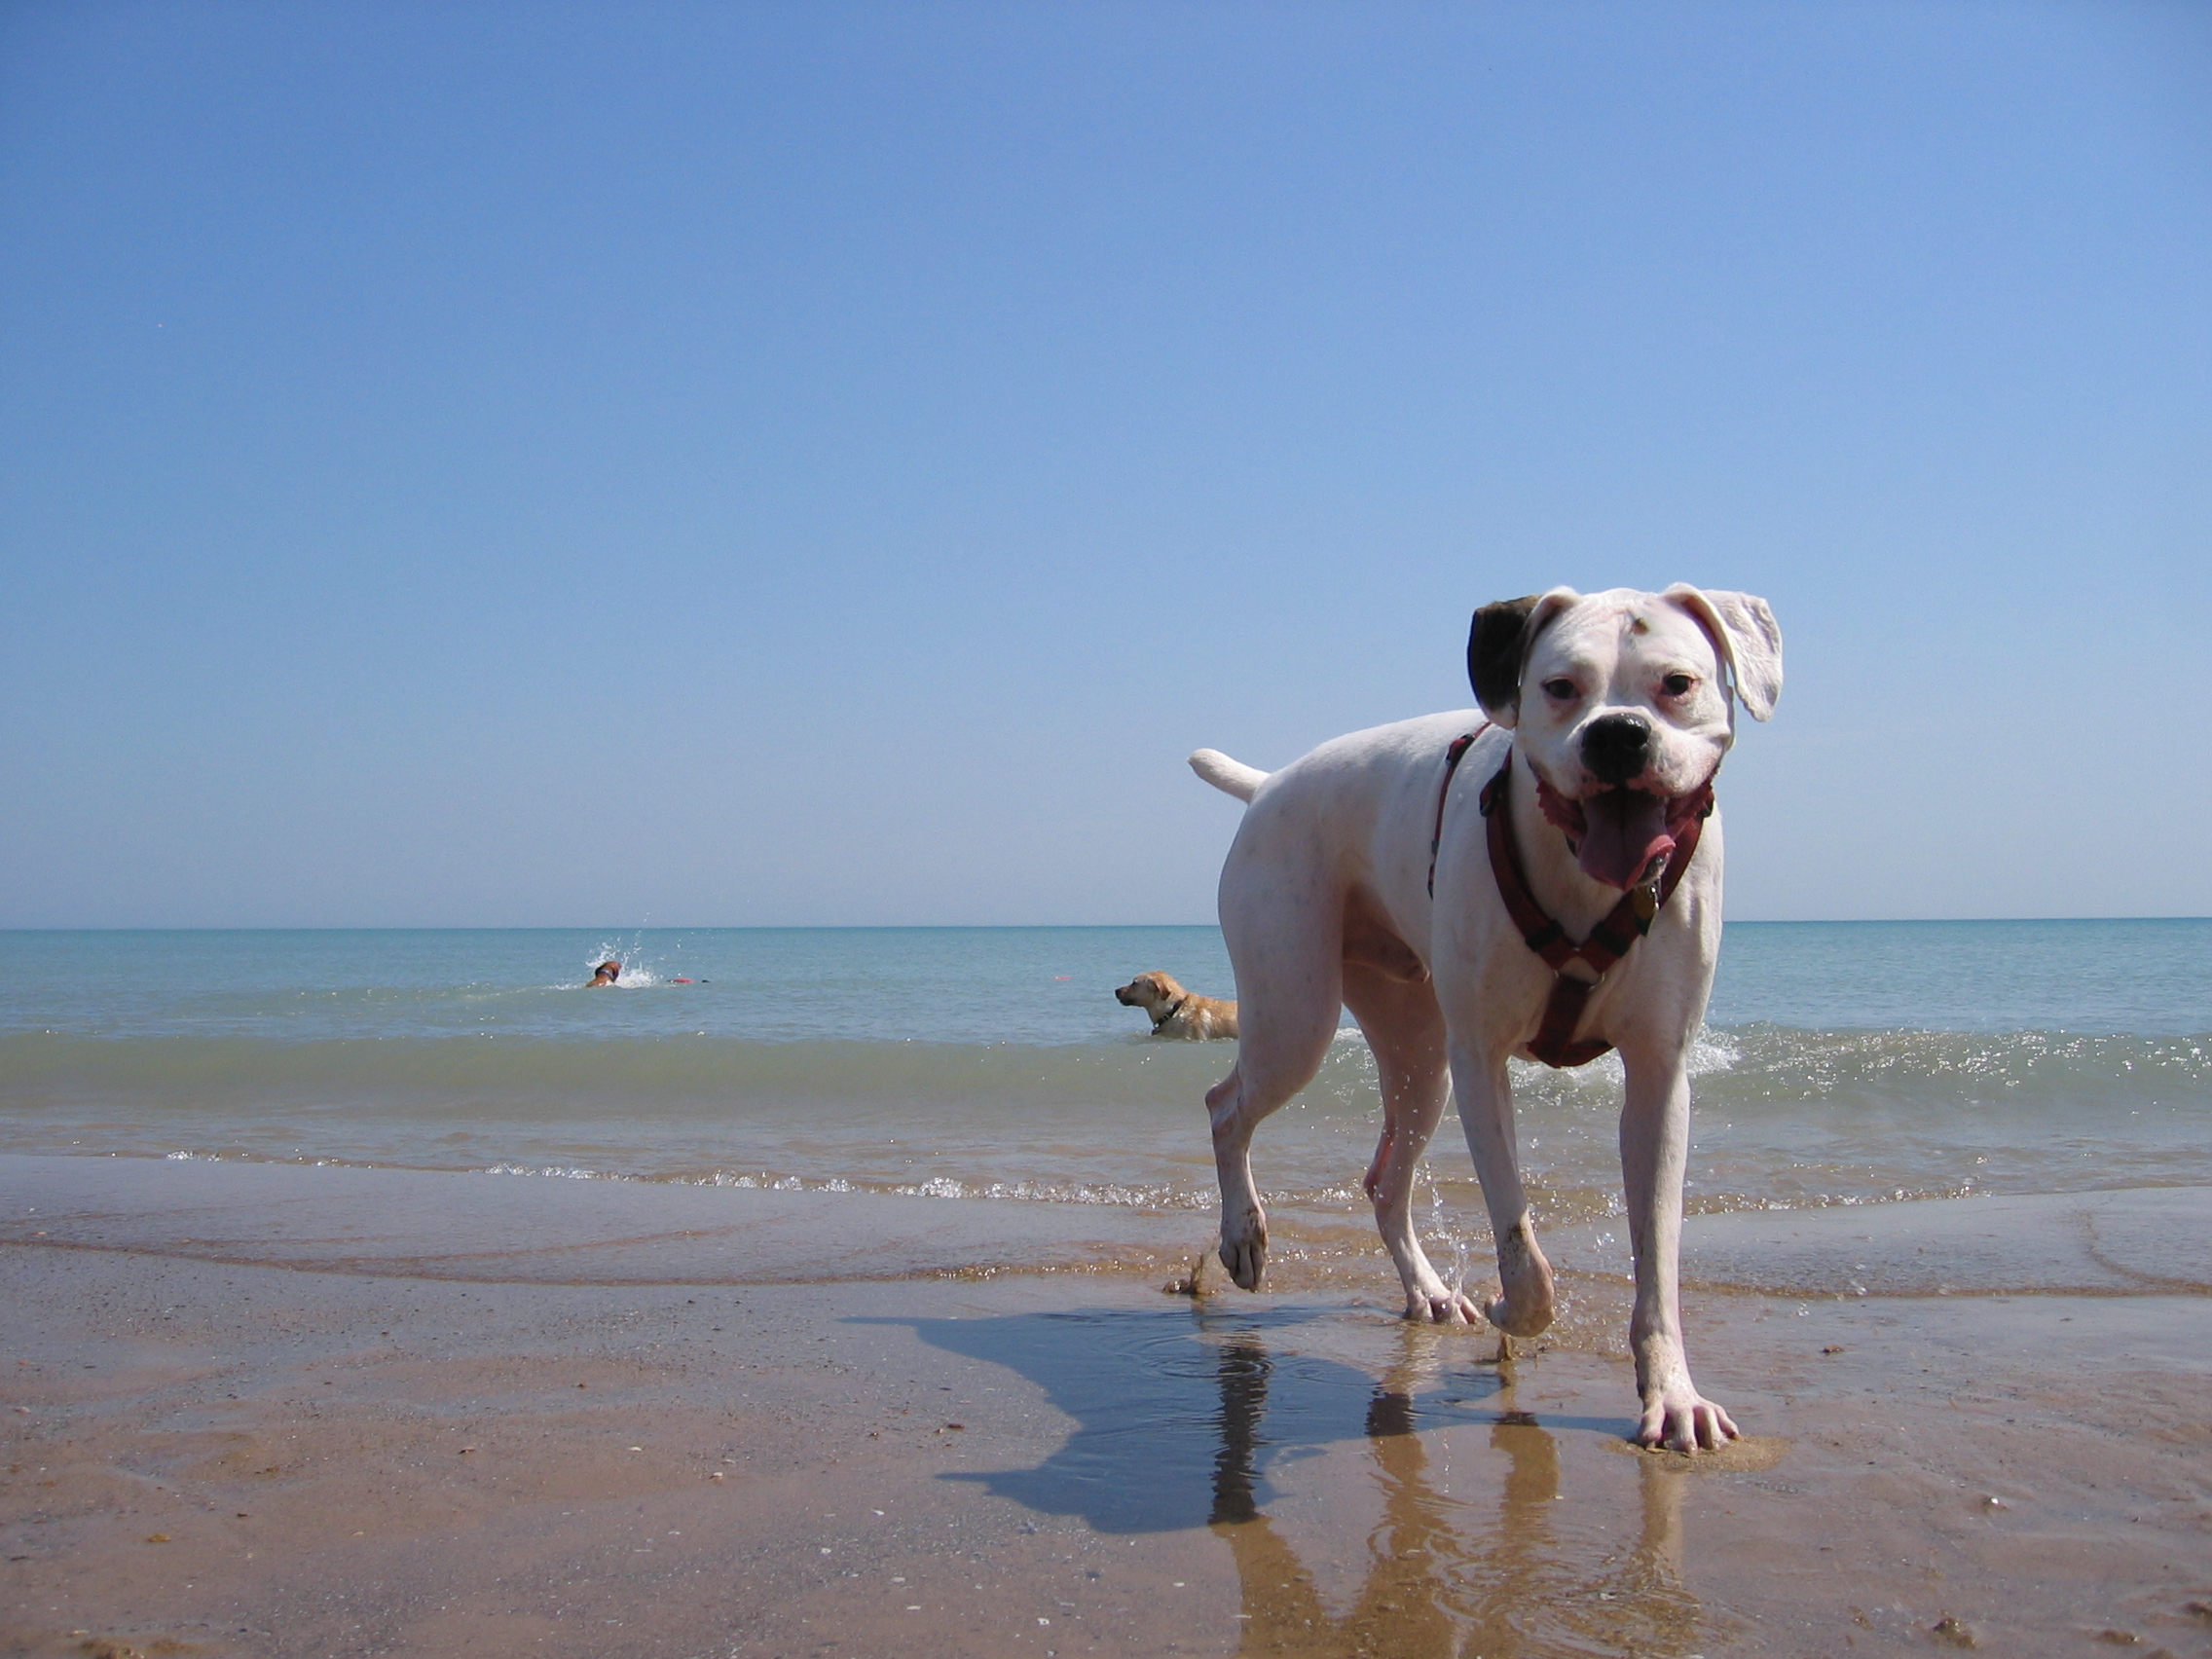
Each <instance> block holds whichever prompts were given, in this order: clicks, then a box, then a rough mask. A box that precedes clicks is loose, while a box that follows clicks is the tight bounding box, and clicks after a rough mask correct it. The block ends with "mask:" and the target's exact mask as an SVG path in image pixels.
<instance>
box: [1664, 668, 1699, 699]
mask: <svg viewBox="0 0 2212 1659" xmlns="http://www.w3.org/2000/svg"><path fill="white" fill-rule="evenodd" d="M1659 683H1660V684H1662V685H1664V686H1665V687H1666V688H1667V695H1668V696H1670V697H1687V696H1688V695H1689V694H1690V692H1691V690H1692V689H1693V688H1694V687H1695V686H1696V684H1697V677H1696V676H1694V675H1689V674H1670V675H1668V676H1667V678H1666V679H1665V680H1662V681H1661V682H1659Z"/></svg>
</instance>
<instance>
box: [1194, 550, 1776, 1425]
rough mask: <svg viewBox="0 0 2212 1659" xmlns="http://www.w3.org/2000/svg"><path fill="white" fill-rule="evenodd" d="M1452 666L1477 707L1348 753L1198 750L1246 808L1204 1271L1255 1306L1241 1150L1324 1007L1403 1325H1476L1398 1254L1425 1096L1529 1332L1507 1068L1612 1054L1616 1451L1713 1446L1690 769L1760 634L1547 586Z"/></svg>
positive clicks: (1235, 856) (1767, 633) (1254, 1219)
mask: <svg viewBox="0 0 2212 1659" xmlns="http://www.w3.org/2000/svg"><path fill="white" fill-rule="evenodd" d="M1467 671H1468V676H1469V678H1470V679H1471V680H1472V681H1473V682H1474V690H1475V696H1476V698H1477V700H1478V701H1480V703H1481V704H1482V713H1481V714H1480V715H1477V714H1474V713H1473V712H1471V711H1470V712H1466V713H1460V714H1448V715H1430V716H1427V717H1425V718H1423V719H1413V720H1404V721H1401V722H1399V723H1398V724H1396V725H1386V726H1377V727H1376V728H1375V729H1373V730H1372V731H1362V732H1354V733H1352V734H1351V735H1350V736H1349V737H1341V738H1338V739H1336V740H1335V741H1334V742H1332V743H1325V744H1323V745H1322V746H1321V747H1320V748H1318V749H1316V750H1314V751H1313V752H1312V753H1311V754H1310V755H1308V756H1304V757H1303V758H1302V759H1299V760H1296V761H1294V762H1292V763H1291V764H1290V765H1288V766H1286V767H1284V768H1283V769H1282V770H1281V771H1279V772H1275V773H1273V774H1272V775H1271V774H1268V773H1263V772H1260V771H1257V770H1255V769H1254V768H1252V767H1249V766H1245V765H1242V764H1240V763H1239V762H1237V761H1235V760H1232V759H1230V758H1229V757H1228V756H1225V755H1221V754H1218V753H1217V752H1215V751H1213V750H1210V749H1201V750H1199V751H1198V753H1197V754H1196V755H1194V756H1191V765H1192V767H1193V769H1194V770H1196V771H1197V772H1198V775H1199V776H1200V777H1202V778H1204V779H1205V780H1206V781H1207V782H1208V783H1210V784H1213V785H1214V786H1215V787H1216V788H1218V789H1221V790H1225V791H1227V792H1228V793H1231V794H1234V795H1236V796H1238V797H1240V798H1241V799H1244V800H1247V801H1249V802H1250V803H1251V807H1250V810H1248V811H1247V812H1246V813H1245V815H1244V822H1243V824H1242V825H1241V826H1240V827H1239V828H1238V830H1237V832H1236V839H1235V844H1234V845H1232V846H1231V848H1230V851H1229V858H1228V861H1227V863H1226V864H1225V865H1224V866H1223V867H1222V872H1221V926H1222V933H1223V935H1224V937H1225V938H1226V940H1227V941H1228V944H1229V954H1230V958H1231V960H1232V962H1234V964H1235V970H1236V990H1237V999H1238V1002H1239V1005H1240V1007H1239V1014H1240V1016H1241V1020H1242V1027H1243V1036H1242V1041H1241V1046H1240V1048H1239V1049H1238V1051H1237V1057H1236V1064H1235V1067H1234V1068H1232V1070H1231V1071H1230V1074H1229V1076H1228V1077H1227V1078H1225V1079H1223V1080H1222V1082H1221V1083H1219V1084H1217V1085H1216V1086H1215V1087H1214V1088H1212V1089H1210V1090H1208V1091H1207V1094H1206V1105H1207V1107H1208V1108H1209V1109H1210V1111H1211V1113H1212V1118H1213V1146H1214V1161H1215V1164H1216V1166H1217V1169H1218V1171H1219V1174H1220V1178H1221V1194H1222V1217H1221V1260H1222V1264H1223V1265H1224V1266H1225V1267H1227V1268H1228V1270H1229V1272H1230V1275H1231V1277H1233V1278H1234V1279H1235V1281H1236V1282H1237V1283H1238V1284H1239V1285H1241V1286H1243V1287H1244V1288H1245V1289H1246V1290H1256V1289H1258V1288H1259V1284H1260V1275H1261V1273H1262V1272H1263V1270H1264V1269H1265V1267H1266V1264H1267V1252H1268V1224H1267V1215H1266V1212H1265V1211H1264V1210H1263V1209H1262V1208H1261V1205H1260V1198H1259V1194H1258V1192H1257V1191H1256V1190H1255V1189H1254V1187H1253V1185H1252V1165H1251V1158H1250V1152H1251V1144H1252V1131H1253V1130H1254V1129H1255V1128H1256V1127H1258V1125H1259V1123H1260V1120H1261V1119H1263V1118H1265V1117H1266V1116H1267V1115H1268V1114H1269V1113H1271V1112H1272V1111H1274V1110H1275V1109H1276V1108H1277V1107H1279V1106H1281V1105H1282V1104H1283V1103H1284V1102H1285V1101H1287V1100H1289V1099H1290V1097H1291V1096H1292V1095H1294V1094H1295V1093H1297V1092H1298V1090H1299V1089H1301V1088H1305V1086H1306V1085H1307V1084H1308V1083H1309V1082H1310V1081H1311V1079H1312V1077H1313V1074H1314V1073H1315V1071H1317V1070H1318V1069H1319V1067H1320V1064H1321V1060H1322V1058H1323V1056H1324V1055H1325V1054H1326V1053H1327V1052H1328V1049H1329V1044H1330V1042H1331V1041H1332V1040H1333V1039H1334V1037H1335V1035H1336V1030H1337V1021H1338V1009H1339V1006H1340V1004H1341V1005H1342V1006H1343V1007H1345V1008H1348V1009H1349V1010H1350V1011H1351V1013H1352V1015H1353V1017H1354V1018H1355V1019H1357V1020H1358V1021H1359V1027H1360V1030H1361V1031H1362V1032H1363V1033H1365V1035H1366V1038H1367V1042H1368V1046H1369V1048H1371V1049H1372V1050H1373V1051H1374V1053H1375V1064H1376V1071H1377V1075H1378V1078H1379V1081H1380V1082H1381V1085H1382V1090H1383V1137H1382V1141H1381V1143H1380V1144H1379V1145H1378V1146H1377V1147H1376V1149H1375V1161H1374V1163H1373V1164H1372V1165H1371V1166H1370V1168H1369V1169H1368V1171H1367V1178H1366V1182H1365V1186H1366V1189H1367V1193H1368V1196H1369V1197H1370V1198H1372V1199H1373V1200H1374V1204H1375V1221H1376V1226H1377V1227H1378V1229H1379V1230H1380V1231H1381V1233H1382V1235H1383V1243H1384V1244H1385V1245H1386V1246H1387V1247H1388V1248H1389V1251H1390V1256H1391V1259H1392V1261H1393V1262H1394V1263H1395V1264H1396V1265H1397V1269H1398V1276H1399V1277H1400V1278H1401V1279H1402V1280H1403V1281H1404V1283H1405V1289H1406V1316H1407V1317H1408V1318H1410V1319H1419V1320H1425V1321H1430V1322H1433V1323H1436V1324H1443V1325H1459V1324H1466V1323H1470V1322H1472V1321H1473V1320H1474V1319H1475V1318H1476V1317H1477V1316H1478V1315H1477V1309H1476V1308H1475V1305H1474V1304H1473V1303H1472V1302H1471V1301H1469V1300H1468V1299H1467V1298H1466V1297H1464V1296H1461V1295H1458V1294H1456V1293H1455V1292H1453V1291H1452V1290H1450V1289H1448V1288H1447V1287H1446V1286H1445V1284H1444V1281H1443V1280H1442V1279H1440V1278H1439V1277H1438V1276H1437V1274H1436V1271H1435V1269H1434V1268H1432V1267H1431V1266H1430V1265H1429V1262H1428V1258H1427V1257H1426V1256H1425V1255H1423V1254H1422V1252H1421V1247H1420V1244H1419V1240H1418V1239H1417V1238H1416V1237H1415V1236H1414V1228H1413V1219H1412V1211H1411V1202H1410V1200H1411V1198H1412V1186H1413V1177H1414V1169H1415V1165H1416V1163H1417V1162H1418V1161H1419V1158H1420V1155H1421V1153H1422V1151H1423V1150H1424V1149H1425V1148H1426V1147H1427V1145H1428V1139H1429V1136H1430V1135H1431V1134H1432V1133H1434V1131H1435V1128H1436V1124H1437V1121H1438V1119H1439V1118H1440V1117H1441V1116H1442V1115H1443V1111H1444V1104H1445V1100H1446V1098H1447V1095H1448V1093H1451V1094H1456V1096H1457V1099H1458V1102H1459V1119H1460V1123H1461V1124H1462V1126H1463V1127H1464V1128H1465V1129H1466V1133H1467V1149H1468V1151H1469V1152H1471V1153H1472V1154H1473V1155H1474V1161H1475V1172H1476V1174H1477V1176H1479V1177H1480V1179H1481V1181H1482V1189H1483V1201H1484V1204H1485V1205H1486V1207H1487V1208H1488V1209H1489V1211H1490V1220H1491V1228H1492V1232H1493V1235H1494V1237H1495V1238H1496V1240H1497V1268H1498V1277H1499V1279H1500V1281H1501V1284H1502V1288H1503V1295H1502V1296H1500V1297H1499V1299H1498V1300H1497V1301H1495V1302H1493V1303H1492V1304H1491V1305H1490V1307H1489V1308H1487V1309H1482V1313H1483V1314H1485V1315H1487V1316H1488V1318H1489V1320H1490V1322H1491V1323H1492V1324H1493V1325H1494V1326H1496V1327H1497V1328H1498V1329H1499V1330H1500V1331H1503V1332H1505V1333H1508V1334H1509V1335H1512V1336H1533V1335H1535V1334H1536V1333H1537V1332H1539V1331H1542V1330H1544V1329H1545V1328H1546V1327H1547V1326H1549V1325H1550V1324H1551V1322H1552V1314H1553V1308H1554V1302H1553V1288H1552V1271H1551V1266H1550V1264H1549V1263H1548V1262H1546V1261H1545V1259H1544V1253H1543V1251H1542V1250H1540V1249H1538V1248H1537V1245H1536V1238H1535V1234H1534V1232H1533V1230H1532V1229H1531V1227H1530V1214H1529V1200H1528V1198H1527V1197H1526V1195H1525V1194H1524V1193H1523V1191H1522V1186H1521V1171H1520V1168H1519V1165H1518V1159H1517V1154H1516V1149H1515V1143H1514V1132H1513V1096H1512V1091H1511V1088H1510V1086H1509V1084H1508V1082H1507V1076H1506V1066H1505V1062H1506V1060H1507V1058H1508V1057H1509V1056H1513V1055H1520V1056H1522V1057H1524V1058H1530V1059H1539V1060H1543V1061H1545V1062H1547V1063H1549V1064H1552V1065H1580V1064H1583V1063H1584V1062H1586V1061H1588V1060H1591V1059H1594V1058H1596V1057H1597V1056H1598V1055H1599V1054H1600V1053H1603V1052H1604V1051H1605V1050H1606V1049H1607V1048H1608V1047H1609V1048H1614V1049H1618V1050H1619V1051H1620V1055H1621V1061H1622V1064H1623V1066H1624V1068H1625V1069H1626V1072H1627V1079H1628V1087H1627V1099H1626V1101H1625V1103H1624V1105H1623V1107H1622V1111H1621V1128H1620V1139H1621V1174H1622V1178H1623V1181H1624V1183H1625V1185H1626V1188H1627V1196H1628V1219H1629V1232H1630V1238H1631V1241H1632V1244H1633V1246H1634V1249H1635V1252H1636V1312H1635V1315H1634V1317H1633V1318H1632V1320H1631V1322H1630V1326H1629V1342H1630V1346H1631V1347H1632V1348H1633V1349H1634V1351H1635V1355H1636V1381H1637V1389H1638V1392H1639V1393H1640V1394H1641V1397H1642V1417H1641V1421H1640V1422H1639V1424H1638V1428H1637V1434H1636V1438H1637V1441H1638V1443H1639V1444H1641V1445H1644V1446H1658V1445H1664V1446H1668V1447H1672V1448H1674V1449H1675V1450H1677V1451H1681V1452H1694V1451H1696V1450H1697V1449H1699V1448H1701V1447H1703V1448H1711V1447H1715V1446H1718V1445H1720V1444H1721V1443H1722V1442H1724V1441H1726V1440H1729V1439H1731V1438H1733V1437H1734V1436H1735V1434H1736V1433H1737V1429H1736V1425H1735V1423H1734V1422H1733V1421H1731V1420H1730V1419H1729V1417H1728V1414H1727V1413H1726V1412H1725V1411H1723V1410H1721V1409H1720V1407H1718V1406H1717V1405H1714V1403H1713V1402H1712V1401H1710V1400H1708V1399H1706V1398H1705V1397H1704V1396H1703V1395H1701V1394H1700V1393H1699V1392H1698V1391H1697V1385H1696V1384H1695V1383H1693V1382H1691V1380H1690V1372H1689V1366H1688V1364H1687V1362H1686V1361H1685V1359H1684V1357H1683V1352H1682V1334H1681V1312H1680V1306H1679V1295H1678V1289H1677V1277H1678V1273H1677V1254H1678V1248H1679V1242H1680V1236H1681V1221H1682V1165H1683V1161H1684V1160H1685V1159H1686V1157H1687V1156H1688V1148H1689V1118H1690V1091H1689V1080H1688V1074H1687V1070H1686V1061H1687V1058H1688V1054H1689V1048H1690V1043H1691V1040H1692V1038H1693V1037H1694V1036H1695V1034H1696V1032H1697V1028H1698V1022H1699V1021H1700V1019H1702V1018H1703V1016H1704V1014H1705V1003H1706V996H1707V993H1708V992H1709V991H1710V990H1711V989H1712V985H1713V970H1714V962H1715V960H1716V959H1717V956H1718V953H1719V946H1720V864H1721V838H1720V818H1719V814H1718V813H1717V812H1714V810H1713V793H1712V786H1713V781H1714V773H1715V772H1717V771H1718V769H1719V766H1720V762H1721V759H1722V757H1723V756H1726V754H1727V753H1728V748H1729V745H1730V744H1731V743H1732V742H1733V741H1734V739H1735V725H1736V722H1735V702H1736V701H1738V700H1740V701H1741V702H1742V703H1743V705H1744V707H1745V708H1746V709H1747V710H1748V711H1749V712H1750V713H1751V716H1752V718H1753V719H1760V720H1763V719H1767V717H1768V716H1769V715H1770V714H1772V713H1773V710H1774V702H1775V698H1776V697H1777V696H1778V695H1780V693H1781V690H1782V632H1781V630H1780V628H1778V627H1777V626H1776V624H1775V620H1774V613H1773V611H1771V610H1770V609H1768V608H1767V604H1766V601H1764V600H1762V599H1753V598H1751V596H1750V595H1748V594H1739V593H1719V592H1714V593H1705V592H1700V591H1699V590H1698V589H1696V588H1694V587H1687V586H1681V585H1677V586H1675V587H1671V588H1669V589H1668V590H1667V591H1666V592H1665V593H1663V594H1647V593H1638V592H1635V591H1633V590H1631V589H1627V588H1614V589H1612V590H1610V591H1609V592H1606V593H1600V594H1592V595H1590V596H1588V597H1584V596H1583V595H1581V594H1578V593H1575V592H1574V591H1573V590H1572V589H1570V588H1554V589H1553V590H1552V591H1551V592H1550V593H1547V594H1543V595H1541V596H1531V597H1530V598H1528V599H1519V600H1512V601H1509V602H1506V603H1504V604H1499V605H1489V606H1485V607H1483V608H1482V609H1480V610H1479V611H1477V612H1476V613H1475V620H1474V627H1473V630H1472V632H1471V634H1470V636H1469V638H1468V642H1467ZM1486 717H1487V718H1486ZM1448 1068H1449V1077H1448V1076H1447V1069H1448Z"/></svg>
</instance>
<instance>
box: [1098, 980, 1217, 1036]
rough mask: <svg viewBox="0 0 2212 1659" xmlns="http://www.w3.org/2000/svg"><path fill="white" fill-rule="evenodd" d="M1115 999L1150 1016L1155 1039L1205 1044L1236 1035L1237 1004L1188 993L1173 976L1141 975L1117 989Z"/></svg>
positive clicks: (1124, 1005) (1125, 1006) (1126, 1006)
mask: <svg viewBox="0 0 2212 1659" xmlns="http://www.w3.org/2000/svg"><path fill="white" fill-rule="evenodd" d="M1114 1000H1115V1001H1116V1002H1118V1003H1120V1004H1122V1005H1123V1007H1124V1008H1141V1009H1143V1010H1144V1011H1145V1013H1146V1014H1150V1015H1151V1016H1152V1034H1153V1035H1154V1036H1155V1037H1181V1038H1185V1039H1188V1040H1189V1041H1191V1042H1194V1043H1201V1042H1203V1041H1205V1040H1206V1039H1207V1038H1209V1037H1234V1036H1235V1035H1236V1005H1235V1003H1234V1002H1225V1001H1223V1000H1222V999H1221V998H1219V997H1201V996H1198V995H1196V994H1195V993H1193V992H1190V991H1186V990H1185V989H1184V988H1183V987H1182V986H1181V985H1180V984H1178V983H1177V982H1176V980H1175V977H1174V976H1173V975H1172V974H1139V975H1138V976H1137V977H1135V978H1133V979H1131V980H1130V981H1129V982H1128V983H1127V984H1125V985H1123V986H1120V987H1119V988H1117V989H1116V990H1115V992H1114Z"/></svg>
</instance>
